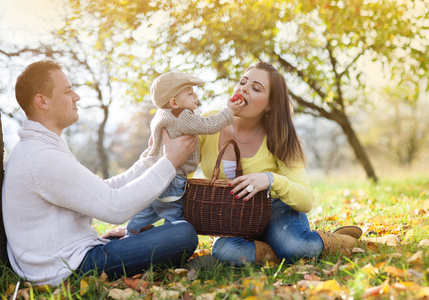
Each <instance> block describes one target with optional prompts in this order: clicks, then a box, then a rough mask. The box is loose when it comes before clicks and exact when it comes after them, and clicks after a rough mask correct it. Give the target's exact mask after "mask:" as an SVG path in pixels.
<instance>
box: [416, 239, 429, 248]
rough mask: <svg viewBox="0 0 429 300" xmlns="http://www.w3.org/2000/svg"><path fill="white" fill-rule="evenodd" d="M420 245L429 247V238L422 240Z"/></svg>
mask: <svg viewBox="0 0 429 300" xmlns="http://www.w3.org/2000/svg"><path fill="white" fill-rule="evenodd" d="M418 246H419V247H428V246H429V240H421V241H420V243H419V245H418Z"/></svg>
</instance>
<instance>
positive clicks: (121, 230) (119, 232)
mask: <svg viewBox="0 0 429 300" xmlns="http://www.w3.org/2000/svg"><path fill="white" fill-rule="evenodd" d="M126 233H127V229H126V228H125V227H123V226H120V227H117V228H115V229H112V230H110V231H108V232H106V233H105V234H103V235H102V236H101V237H102V238H103V239H107V238H108V237H117V238H123V237H124V236H125V234H126Z"/></svg>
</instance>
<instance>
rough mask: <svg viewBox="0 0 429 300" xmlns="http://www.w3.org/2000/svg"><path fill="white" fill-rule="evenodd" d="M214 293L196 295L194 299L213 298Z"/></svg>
mask: <svg viewBox="0 0 429 300" xmlns="http://www.w3.org/2000/svg"><path fill="white" fill-rule="evenodd" d="M215 297H216V293H209V294H202V295H198V296H197V297H196V298H195V300H215Z"/></svg>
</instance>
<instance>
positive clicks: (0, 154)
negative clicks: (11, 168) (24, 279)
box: [0, 116, 8, 270]
mask: <svg viewBox="0 0 429 300" xmlns="http://www.w3.org/2000/svg"><path fill="white" fill-rule="evenodd" d="M3 159H4V143H3V129H2V124H1V116H0V160H1V170H0V187H1V188H0V263H1V264H3V265H7V264H8V258H7V251H6V242H7V240H6V234H5V232H4V224H3V213H2V208H3V205H2V203H3V202H2V189H3V176H4V166H3ZM2 270H3V268H2Z"/></svg>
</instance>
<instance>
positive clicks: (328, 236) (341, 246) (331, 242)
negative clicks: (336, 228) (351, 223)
mask: <svg viewBox="0 0 429 300" xmlns="http://www.w3.org/2000/svg"><path fill="white" fill-rule="evenodd" d="M316 232H317V233H318V234H319V236H320V237H321V238H322V241H323V253H322V255H328V254H335V253H342V252H344V251H346V250H347V249H351V248H353V247H357V246H359V245H360V244H359V241H358V240H357V239H355V238H354V237H351V236H349V235H344V234H337V233H331V232H327V231H322V230H317V231H316Z"/></svg>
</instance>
